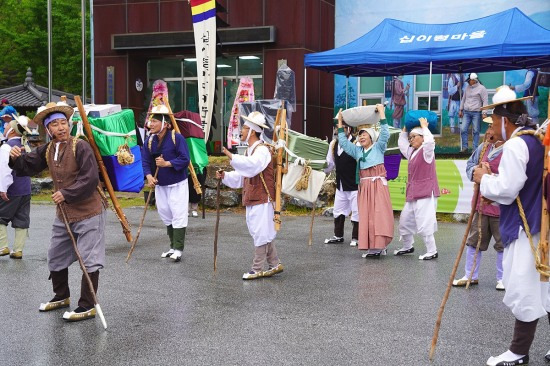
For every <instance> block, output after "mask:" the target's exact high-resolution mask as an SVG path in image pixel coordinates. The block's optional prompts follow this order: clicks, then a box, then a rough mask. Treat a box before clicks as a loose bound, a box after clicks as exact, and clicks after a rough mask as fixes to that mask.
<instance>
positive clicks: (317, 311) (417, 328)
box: [0, 205, 550, 365]
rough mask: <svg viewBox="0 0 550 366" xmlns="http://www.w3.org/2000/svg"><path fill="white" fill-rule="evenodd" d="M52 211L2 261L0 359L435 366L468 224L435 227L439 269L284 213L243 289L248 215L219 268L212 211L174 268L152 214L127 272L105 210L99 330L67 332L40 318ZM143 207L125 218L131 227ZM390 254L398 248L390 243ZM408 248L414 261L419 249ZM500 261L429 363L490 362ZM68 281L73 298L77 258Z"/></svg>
mask: <svg viewBox="0 0 550 366" xmlns="http://www.w3.org/2000/svg"><path fill="white" fill-rule="evenodd" d="M53 212H54V207H53V206H48V205H33V207H32V226H33V227H32V229H31V232H30V239H29V243H28V244H27V248H26V250H25V255H24V258H23V260H21V261H15V260H11V259H9V258H7V257H2V258H0V272H1V274H0V288H1V289H2V292H1V294H2V295H1V296H0V309H1V314H2V316H1V322H0V324H1V326H2V328H3V331H2V336H0V350H1V351H0V365H173V364H183V365H222V364H223V365H280V364H282V365H429V364H430V362H429V361H428V350H429V347H430V342H431V337H432V333H433V329H434V323H435V318H436V314H437V311H438V308H439V304H440V302H441V298H442V296H443V293H444V291H445V288H446V284H447V280H448V277H449V274H450V273H451V268H452V265H453V263H454V259H455V256H456V253H457V250H458V246H459V245H460V242H461V240H462V236H463V234H464V227H465V225H461V224H449V223H442V224H440V230H439V232H438V233H437V234H436V241H437V243H438V248H439V254H440V256H439V259H437V260H435V261H429V262H421V261H419V260H418V259H417V256H416V255H415V256H408V257H394V256H386V257H381V258H380V259H372V260H371V259H363V258H361V255H360V252H358V251H357V250H356V249H355V248H352V247H350V246H349V245H348V244H347V242H346V244H345V245H325V244H322V242H323V238H324V237H325V236H329V235H332V219H330V218H325V217H317V218H316V221H315V227H314V244H313V246H310V247H308V245H307V241H308V234H309V217H284V218H283V220H284V221H283V228H282V230H281V231H280V234H279V236H278V239H277V246H278V250H279V254H280V257H281V259H282V261H283V263H284V265H285V268H286V269H285V271H284V272H283V273H282V274H280V275H277V276H276V277H273V278H269V279H261V280H257V281H251V282H247V281H243V280H241V275H242V273H243V272H244V271H246V270H248V269H249V265H250V262H251V259H252V258H251V256H252V244H251V239H250V238H249V236H248V232H247V229H246V225H245V222H244V216H243V215H241V214H231V213H224V214H222V217H221V220H220V223H221V225H220V226H221V230H220V241H219V255H218V271H217V272H216V273H214V272H213V269H212V267H213V259H212V252H213V250H212V247H213V237H214V224H215V215H214V214H210V215H208V217H207V218H206V220H202V219H190V225H189V229H188V236H187V243H186V248H185V251H184V259H183V260H182V262H180V263H173V262H171V261H169V260H165V259H161V258H160V254H161V252H162V251H163V250H165V249H166V247H167V244H166V240H167V237H166V235H165V230H163V228H162V224H161V222H160V220H159V219H158V215H157V213H156V212H154V211H153V212H150V213H149V214H148V216H147V225H145V226H144V228H143V231H142V233H141V237H140V241H139V243H138V247H137V249H136V251H135V252H134V255H133V258H132V260H131V261H130V263H129V264H125V263H124V259H125V257H126V254H127V251H128V248H129V245H128V244H127V243H126V242H125V240H124V237H123V235H122V233H121V231H120V225H119V224H118V221H117V219H116V218H115V216H114V215H113V214H112V213H109V216H108V226H107V268H105V269H104V270H103V271H102V272H101V276H100V289H99V301H100V304H101V305H102V308H103V311H104V313H105V317H106V319H107V322H108V325H109V328H108V330H107V331H104V330H103V328H102V326H101V323H100V322H99V319H97V320H89V321H85V322H81V323H70V324H68V323H65V322H64V321H63V320H62V319H61V316H62V311H57V312H50V313H39V312H38V305H39V303H40V302H42V301H45V300H49V299H50V298H51V296H52V293H51V287H50V282H49V281H48V280H47V278H48V270H47V265H46V248H47V245H48V241H49V236H50V225H51V222H52V221H53ZM141 213H142V209H140V208H136V209H127V210H126V214H127V216H128V218H129V220H130V222H131V223H133V224H134V225H136V226H137V223H139V219H140V217H141ZM396 227H397V226H396ZM346 229H347V233H346V239H350V237H349V233H350V232H351V230H350V229H351V227H350V226H349V225H348V226H347V227H346ZM135 230H136V228H135V227H134V232H135ZM10 235H12V232H11V230H10ZM396 247H397V243H396V240H394V242H393V243H392V244H391V245H390V248H391V249H392V250H393V249H395V248H396ZM416 248H417V253H415V254H419V252H421V251H422V250H423V244H422V243H417V244H416ZM495 258H496V256H495V253H494V252H493V251H488V253H487V255H486V256H484V262H483V263H482V268H481V275H480V284H479V286H474V287H473V288H472V289H471V290H468V291H465V290H464V289H453V291H452V292H451V297H450V300H449V302H448V303H447V307H446V311H445V314H444V318H443V324H442V328H441V332H440V336H439V344H438V347H437V352H436V358H435V361H434V362H433V365H484V364H485V361H486V360H487V358H488V357H489V356H490V355H491V354H499V353H501V352H503V351H504V350H505V349H506V348H507V346H508V344H509V341H510V339H511V335H512V326H513V317H512V315H511V313H510V312H509V311H508V310H507V308H506V307H505V306H504V305H503V304H502V301H501V300H502V296H503V294H502V293H501V292H498V291H496V290H495V289H494V286H495V280H494V277H495V270H494V260H495ZM461 268H462V263H461ZM460 273H462V271H460ZM70 281H71V288H72V291H73V298H72V300H73V302H75V303H76V300H77V299H78V294H79V284H80V269H79V268H78V265H77V264H76V263H75V264H74V265H73V266H72V267H71V269H70ZM549 334H550V332H549V325H548V322H547V321H546V320H544V321H541V322H540V324H539V328H538V333H537V336H536V338H535V342H534V344H533V347H532V350H531V358H532V360H533V361H532V362H531V363H530V365H545V362H544V361H543V355H544V354H545V353H546V351H547V350H548V347H549V346H550V337H549Z"/></svg>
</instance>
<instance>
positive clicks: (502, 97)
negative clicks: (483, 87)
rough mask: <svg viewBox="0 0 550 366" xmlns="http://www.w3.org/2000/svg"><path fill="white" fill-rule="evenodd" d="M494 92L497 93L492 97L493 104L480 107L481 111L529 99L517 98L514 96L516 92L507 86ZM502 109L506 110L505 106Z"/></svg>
mask: <svg viewBox="0 0 550 366" xmlns="http://www.w3.org/2000/svg"><path fill="white" fill-rule="evenodd" d="M496 90H497V92H496V93H495V95H493V104H489V105H486V106H485V107H481V110H485V109H493V108H495V107H496V106H499V105H503V104H507V103H511V102H518V101H522V100H525V99H529V98H531V97H523V98H518V97H517V96H516V92H515V91H513V90H512V89H510V87H509V86H508V85H502V86H499V87H498V88H497V89H496ZM504 108H506V106H504Z"/></svg>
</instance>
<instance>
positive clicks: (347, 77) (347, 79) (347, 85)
mask: <svg viewBox="0 0 550 366" xmlns="http://www.w3.org/2000/svg"><path fill="white" fill-rule="evenodd" d="M348 88H349V76H348V75H346V109H348Z"/></svg>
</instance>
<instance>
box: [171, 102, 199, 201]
mask: <svg viewBox="0 0 550 366" xmlns="http://www.w3.org/2000/svg"><path fill="white" fill-rule="evenodd" d="M164 105H165V106H166V107H167V108H168V113H170V121H171V122H172V128H173V129H174V131H176V132H177V133H179V134H180V135H181V132H180V128H179V126H178V124H177V122H176V119H175V118H174V113H172V108H170V103H169V102H168V100H165V101H164ZM189 175H191V179H192V180H193V188H195V192H197V194H202V188H201V184H200V182H199V179H198V178H197V173H195V168H194V167H193V164H192V163H191V159H189Z"/></svg>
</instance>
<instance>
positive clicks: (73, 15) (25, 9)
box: [0, 0, 90, 95]
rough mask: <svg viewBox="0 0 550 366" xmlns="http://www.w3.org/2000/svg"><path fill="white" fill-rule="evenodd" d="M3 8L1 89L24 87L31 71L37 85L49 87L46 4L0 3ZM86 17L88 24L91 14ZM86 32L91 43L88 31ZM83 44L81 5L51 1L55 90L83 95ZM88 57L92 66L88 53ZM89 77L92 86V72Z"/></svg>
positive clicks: (28, 0) (41, 0)
mask: <svg viewBox="0 0 550 366" xmlns="http://www.w3.org/2000/svg"><path fill="white" fill-rule="evenodd" d="M0 4H2V6H1V9H2V11H1V12H0V47H1V48H0V49H1V50H2V52H0V65H1V67H0V85H2V87H6V86H13V85H14V84H20V83H22V82H23V80H24V79H25V73H26V71H27V68H28V67H31V68H32V70H33V76H34V80H35V82H36V83H37V84H39V85H43V86H47V85H48V30H47V1H46V0H0ZM86 14H87V24H89V18H88V14H89V11H88V10H87V12H86ZM86 28H87V31H86V38H87V39H89V27H88V26H87V27H86ZM87 43H88V42H87ZM81 44H82V43H81V8H80V2H79V1H75V0H52V59H53V65H52V84H53V85H52V88H54V89H59V90H62V91H66V92H69V93H75V94H81V93H82V47H81ZM88 46H89V45H88V44H87V48H88ZM87 55H88V57H87V59H88V60H87V63H88V65H89V60H90V58H89V52H88V51H87ZM87 74H88V82H87V85H88V86H89V85H90V82H89V79H90V77H89V74H90V72H89V70H88V72H87ZM88 90H89V87H88ZM87 93H88V94H87V95H89V91H88V92H87Z"/></svg>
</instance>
